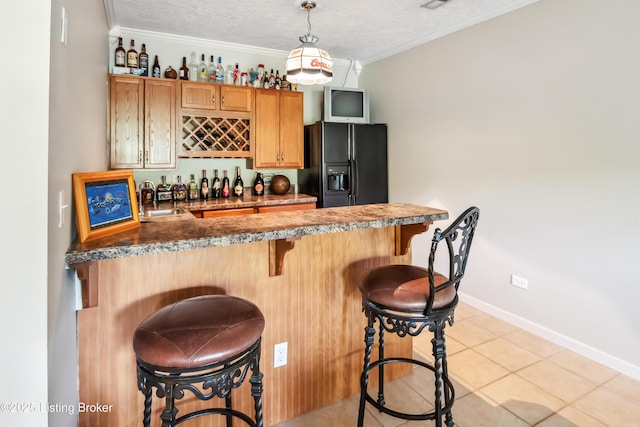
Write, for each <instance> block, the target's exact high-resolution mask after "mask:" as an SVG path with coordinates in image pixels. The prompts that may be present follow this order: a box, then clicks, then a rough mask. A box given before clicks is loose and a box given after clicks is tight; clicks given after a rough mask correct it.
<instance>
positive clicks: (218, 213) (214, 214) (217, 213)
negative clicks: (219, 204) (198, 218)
mask: <svg viewBox="0 0 640 427" xmlns="http://www.w3.org/2000/svg"><path fill="white" fill-rule="evenodd" d="M253 213H255V211H254V210H253V208H238V209H218V210H213V211H202V218H219V217H222V216H236V215H251V214H253Z"/></svg>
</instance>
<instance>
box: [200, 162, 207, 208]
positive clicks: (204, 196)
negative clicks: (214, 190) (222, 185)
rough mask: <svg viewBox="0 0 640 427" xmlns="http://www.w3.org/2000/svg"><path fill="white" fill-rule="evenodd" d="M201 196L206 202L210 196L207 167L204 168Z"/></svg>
mask: <svg viewBox="0 0 640 427" xmlns="http://www.w3.org/2000/svg"><path fill="white" fill-rule="evenodd" d="M200 198H201V199H202V200H204V201H205V202H206V201H207V199H208V198H209V180H208V179H207V171H206V169H203V170H202V179H201V180H200Z"/></svg>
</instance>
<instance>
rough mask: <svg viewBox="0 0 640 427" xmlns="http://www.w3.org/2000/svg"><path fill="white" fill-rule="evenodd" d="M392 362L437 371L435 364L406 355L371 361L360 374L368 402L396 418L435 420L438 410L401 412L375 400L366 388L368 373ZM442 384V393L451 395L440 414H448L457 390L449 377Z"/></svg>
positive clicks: (443, 379) (361, 385)
mask: <svg viewBox="0 0 640 427" xmlns="http://www.w3.org/2000/svg"><path fill="white" fill-rule="evenodd" d="M391 363H410V364H413V365H418V366H421V367H423V368H426V369H429V370H430V371H432V372H435V368H434V367H433V365H430V364H428V363H426V362H423V361H421V360H416V359H410V358H406V357H392V358H384V359H380V360H376V361H375V362H371V364H370V365H369V367H368V369H367V370H366V371H365V372H363V373H362V375H361V376H360V388H361V389H362V390H363V391H364V394H365V398H366V400H367V402H369V403H370V404H371V405H373V407H375V408H376V409H378V411H380V412H383V413H385V414H387V415H391V416H392V417H396V418H401V419H404V420H411V421H421V420H433V419H435V418H436V416H437V413H436V411H435V410H434V411H432V412H428V413H425V414H408V413H405V412H399V411H395V410H393V409H390V408H387V407H386V406H384V405H381V404H380V403H379V402H378V401H377V400H375V399H374V398H373V397H371V395H370V394H369V392H368V391H367V390H364V383H365V377H366V375H367V374H369V372H370V371H371V370H373V369H375V368H377V367H378V366H381V365H388V364H391ZM442 384H443V390H442V394H443V396H447V395H448V396H449V397H448V399H445V401H446V402H447V401H448V403H446V404H444V405H443V406H442V408H441V410H440V415H443V414H446V413H447V412H450V411H451V407H452V406H453V402H454V400H455V390H454V388H453V383H452V382H451V380H449V378H448V377H443V378H442Z"/></svg>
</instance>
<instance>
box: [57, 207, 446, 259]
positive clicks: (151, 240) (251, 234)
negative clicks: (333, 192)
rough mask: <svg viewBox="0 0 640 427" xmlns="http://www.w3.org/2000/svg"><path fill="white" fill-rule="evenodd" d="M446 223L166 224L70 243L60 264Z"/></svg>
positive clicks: (417, 216)
mask: <svg viewBox="0 0 640 427" xmlns="http://www.w3.org/2000/svg"><path fill="white" fill-rule="evenodd" d="M298 196H299V195H298ZM231 203H232V202H231ZM239 207H240V206H239ZM447 218H448V214H447V212H446V211H444V210H441V209H434V208H430V207H425V206H419V205H413V204H406V203H389V204H375V205H362V206H345V207H338V208H325V209H311V210H303V211H286V212H277V213H276V212H274V213H263V214H258V215H248V216H242V217H222V218H205V219H198V220H194V221H180V222H171V223H167V222H149V223H143V224H141V227H140V228H138V229H135V230H129V231H125V232H122V233H118V234H115V235H112V236H108V237H103V238H101V239H97V240H94V241H90V242H85V243H79V242H75V243H73V244H72V245H71V246H70V247H69V250H68V251H67V253H66V254H65V261H66V263H67V265H74V264H79V263H83V262H89V261H99V260H105V259H113V258H123V257H130V256H140V255H147V254H154V253H163V252H177V251H185V250H191V249H199V248H207V247H213V246H228V245H233V244H242V243H252V242H259V241H264V240H278V239H285V238H292V237H302V236H308V235H315V234H327V233H337V232H341V231H349V230H359V229H365V228H382V227H388V226H394V225H407V224H418V223H424V222H432V221H438V220H444V219H447Z"/></svg>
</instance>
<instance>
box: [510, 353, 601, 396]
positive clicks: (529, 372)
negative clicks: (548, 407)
mask: <svg viewBox="0 0 640 427" xmlns="http://www.w3.org/2000/svg"><path fill="white" fill-rule="evenodd" d="M517 375H520V376H521V377H522V378H524V379H526V380H527V381H529V382H531V383H533V384H535V385H537V386H538V387H540V388H541V389H543V390H546V391H548V392H549V393H552V394H553V395H554V396H556V397H559V398H560V399H562V400H564V401H565V402H567V403H571V402H573V401H575V400H576V399H578V398H580V397H582V396H584V395H586V394H587V393H589V392H591V391H593V390H594V389H595V388H596V387H597V384H595V383H593V382H591V381H589V380H587V379H585V378H583V377H581V376H579V375H577V374H574V373H573V372H570V371H568V370H566V369H564V368H562V367H561V366H558V365H556V364H555V363H553V362H549V361H548V360H542V361H540V362H538V363H535V364H533V365H531V366H528V367H526V368H524V369H522V370H520V371H518V372H517Z"/></svg>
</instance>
